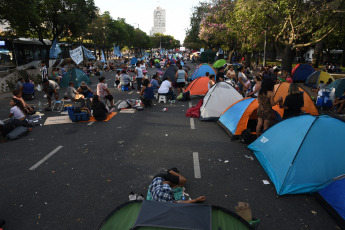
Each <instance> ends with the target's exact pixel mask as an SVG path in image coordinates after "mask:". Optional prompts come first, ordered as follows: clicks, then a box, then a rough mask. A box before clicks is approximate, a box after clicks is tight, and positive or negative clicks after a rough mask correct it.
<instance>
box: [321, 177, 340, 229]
mask: <svg viewBox="0 0 345 230" xmlns="http://www.w3.org/2000/svg"><path fill="white" fill-rule="evenodd" d="M316 197H317V198H318V200H319V201H320V202H321V204H322V205H323V206H324V208H325V209H326V211H327V212H328V213H329V214H331V215H332V216H333V217H334V219H335V220H336V222H337V224H338V225H339V226H340V227H341V229H345V176H344V175H343V176H341V177H339V178H337V179H336V180H334V181H333V182H332V183H330V184H329V185H327V186H326V187H325V188H323V189H321V190H320V191H319V192H317V193H316Z"/></svg>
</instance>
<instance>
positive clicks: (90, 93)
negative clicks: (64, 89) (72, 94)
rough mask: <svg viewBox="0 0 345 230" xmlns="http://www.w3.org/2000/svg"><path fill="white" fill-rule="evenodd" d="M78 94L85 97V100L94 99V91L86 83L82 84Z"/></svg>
mask: <svg viewBox="0 0 345 230" xmlns="http://www.w3.org/2000/svg"><path fill="white" fill-rule="evenodd" d="M78 93H80V94H82V95H84V98H92V97H93V91H92V90H91V89H90V87H89V86H87V85H86V83H85V81H82V82H81V83H80V87H79V88H78Z"/></svg>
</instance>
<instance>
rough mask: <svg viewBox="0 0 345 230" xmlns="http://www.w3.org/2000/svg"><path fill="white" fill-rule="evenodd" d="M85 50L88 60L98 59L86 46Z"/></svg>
mask: <svg viewBox="0 0 345 230" xmlns="http://www.w3.org/2000/svg"><path fill="white" fill-rule="evenodd" d="M83 50H84V55H85V57H86V58H87V59H96V58H95V56H93V54H92V52H91V51H90V50H88V49H86V48H85V47H84V46H83Z"/></svg>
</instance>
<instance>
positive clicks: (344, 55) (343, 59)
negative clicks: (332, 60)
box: [340, 42, 345, 66]
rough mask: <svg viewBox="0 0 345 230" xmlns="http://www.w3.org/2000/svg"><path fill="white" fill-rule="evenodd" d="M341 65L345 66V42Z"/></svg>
mask: <svg viewBox="0 0 345 230" xmlns="http://www.w3.org/2000/svg"><path fill="white" fill-rule="evenodd" d="M340 65H341V66H345V43H344V42H343V54H342V55H341V61H340Z"/></svg>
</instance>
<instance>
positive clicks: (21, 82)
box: [16, 78, 24, 91]
mask: <svg viewBox="0 0 345 230" xmlns="http://www.w3.org/2000/svg"><path fill="white" fill-rule="evenodd" d="M23 83H24V79H23V78H18V81H17V84H16V90H19V91H22V90H23Z"/></svg>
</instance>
